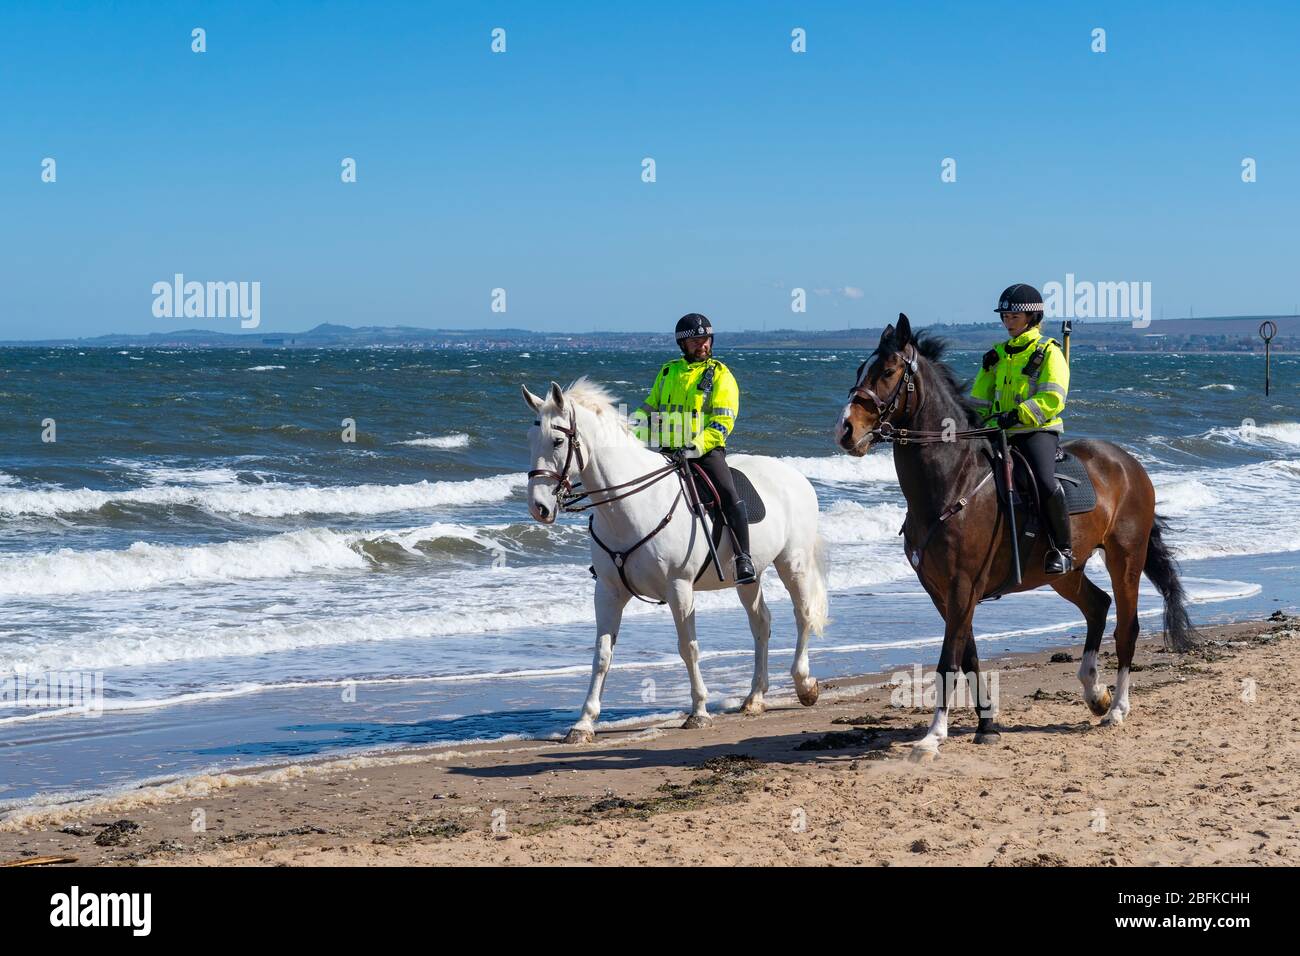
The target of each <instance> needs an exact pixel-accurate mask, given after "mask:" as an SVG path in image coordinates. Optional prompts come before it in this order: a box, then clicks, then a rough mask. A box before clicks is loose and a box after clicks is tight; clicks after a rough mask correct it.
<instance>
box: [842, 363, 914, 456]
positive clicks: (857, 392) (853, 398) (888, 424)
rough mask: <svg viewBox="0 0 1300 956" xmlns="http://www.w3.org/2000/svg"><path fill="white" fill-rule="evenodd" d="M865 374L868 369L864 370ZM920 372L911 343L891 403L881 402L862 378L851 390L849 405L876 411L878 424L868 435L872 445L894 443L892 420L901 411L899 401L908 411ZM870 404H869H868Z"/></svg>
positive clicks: (904, 410) (890, 398)
mask: <svg viewBox="0 0 1300 956" xmlns="http://www.w3.org/2000/svg"><path fill="white" fill-rule="evenodd" d="M863 371H864V372H865V371H866V369H863ZM918 371H920V363H918V361H917V357H916V346H915V345H913V344H912V343H911V342H909V343H908V344H907V350H906V351H904V352H903V374H902V376H901V377H900V378H899V380H898V384H897V385H895V386H894V391H893V392H892V393H891V394H890V396H889V401H887V402H886V401H881V398H880V396H879V395H877V394H876V393H875V392H874V391H873V390H872V389H869V388H867V386H865V385H863V384H862V380H861V378H859V380H858V384H856V385H854V386H853V387H852V388H851V389H849V403H850V404H852V403H854V402H857V403H858V404H859V405H861V406H862V407H863V408H865V409H867V410H868V411H875V413H876V424H875V425H874V426H872V429H871V431H870V432H868V434H869V435H870V436H871V443H872V444H873V445H874V444H875V443H876V442H881V441H892V440H893V439H894V434H895V431H896V429H895V428H894V424H893V422H892V421H891V420H890V419H891V417H892V416H893V415H894V413H895V412H897V411H898V410H899V408H898V403H899V399H902V403H903V408H902V411H903V412H906V411H907V406H908V405H909V404H910V403H911V401H912V395H913V394H914V393H915V392H916V382H915V381H914V380H913V379H914V378H915V377H916V374H917V372H918ZM868 403H869V404H868Z"/></svg>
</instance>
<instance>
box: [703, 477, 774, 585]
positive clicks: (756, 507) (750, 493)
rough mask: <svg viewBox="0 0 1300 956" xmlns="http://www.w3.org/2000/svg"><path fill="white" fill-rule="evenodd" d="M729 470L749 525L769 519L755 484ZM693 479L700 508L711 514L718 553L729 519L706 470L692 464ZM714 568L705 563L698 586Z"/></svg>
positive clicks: (715, 547)
mask: <svg viewBox="0 0 1300 956" xmlns="http://www.w3.org/2000/svg"><path fill="white" fill-rule="evenodd" d="M727 469H728V470H729V471H730V472H731V482H732V484H733V485H735V487H736V494H737V495H739V496H740V500H741V501H743V502H745V509H746V512H747V514H748V515H749V523H750V524H751V525H753V524H757V523H758V522H759V521H762V520H763V519H764V518H765V517H767V506H766V505H765V504H763V499H762V497H761V496H760V495H759V493H758V489H757V488H755V487H754V483H753V482H752V481H750V480H749V477H748V476H747V475H746V474H745V473H744V472H743V471H738V470H737V469H735V468H732V467H731V466H730V465H728V466H727ZM691 477H692V478H694V479H695V490H696V492H697V494H699V496H700V507H701V508H703V509H704V510H705V511H707V512H708V513H709V524H710V526H711V527H712V535H711V537H712V538H713V548H714V550H715V551H716V550H717V549H718V548H719V547H721V545H722V529H723V528H724V527H726V524H727V519H726V516H725V515H723V513H722V507H721V504H720V503H719V502H718V496H717V495H716V494H715V491H716V489H715V488H714V487H713V482H712V481H710V480H709V477H708V475H706V474H705V473H704V469H703V468H701V467H700V466H699V465H697V464H696V463H695V462H691ZM712 567H713V566H712V565H711V564H709V563H707V562H706V563H705V564H704V565H703V566H702V567H701V568H700V571H699V573H698V574H697V575H695V583H696V584H698V583H699V582H700V581H701V580H702V579H703V577H704V573H705V572H706V571H708V570H710V569H711V568H712Z"/></svg>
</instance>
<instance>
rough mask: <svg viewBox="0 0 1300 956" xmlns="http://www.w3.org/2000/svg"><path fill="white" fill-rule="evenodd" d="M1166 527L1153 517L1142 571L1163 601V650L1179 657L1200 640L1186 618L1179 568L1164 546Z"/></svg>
mask: <svg viewBox="0 0 1300 956" xmlns="http://www.w3.org/2000/svg"><path fill="white" fill-rule="evenodd" d="M1168 530H1169V525H1168V523H1167V522H1166V521H1165V519H1164V518H1162V517H1160V516H1159V515H1156V517H1155V521H1154V522H1153V523H1152V525H1151V536H1150V537H1149V538H1148V539H1147V562H1146V565H1145V567H1143V568H1142V570H1143V571H1145V572H1146V576H1147V577H1148V578H1149V579H1150V581H1151V583H1152V584H1154V585H1155V586H1156V590H1157V591H1159V592H1160V596H1161V597H1163V598H1164V599H1165V647H1167V648H1168V649H1170V650H1173V651H1177V652H1178V653H1180V654H1182V653H1185V652H1186V651H1190V650H1192V649H1193V648H1194V647H1196V646H1197V644H1199V643H1200V640H1201V636H1200V634H1198V633H1197V632H1196V628H1194V627H1192V621H1191V619H1190V618H1189V617H1188V616H1187V592H1186V591H1184V590H1183V582H1182V581H1181V580H1180V579H1179V577H1178V565H1177V563H1175V561H1174V556H1173V553H1172V552H1171V551H1170V549H1169V545H1168V544H1167V543H1166V542H1165V539H1164V536H1165V533H1166V532H1167V531H1168Z"/></svg>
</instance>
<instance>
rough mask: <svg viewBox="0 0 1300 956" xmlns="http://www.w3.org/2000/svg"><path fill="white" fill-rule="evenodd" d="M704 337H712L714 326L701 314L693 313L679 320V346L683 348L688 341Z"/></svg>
mask: <svg viewBox="0 0 1300 956" xmlns="http://www.w3.org/2000/svg"><path fill="white" fill-rule="evenodd" d="M702 335H707V336H710V337H712V335H713V326H712V325H711V324H710V323H709V320H708V319H707V318H705V317H704V316H702V315H700V313H698V312H692V313H691V314H690V315H683V316H682V317H681V318H680V319H678V320H677V334H676V338H677V344H678V346H682V343H683V342H685V341H686V340H687V339H694V338H698V337H700V336H702ZM683 347H684V346H683Z"/></svg>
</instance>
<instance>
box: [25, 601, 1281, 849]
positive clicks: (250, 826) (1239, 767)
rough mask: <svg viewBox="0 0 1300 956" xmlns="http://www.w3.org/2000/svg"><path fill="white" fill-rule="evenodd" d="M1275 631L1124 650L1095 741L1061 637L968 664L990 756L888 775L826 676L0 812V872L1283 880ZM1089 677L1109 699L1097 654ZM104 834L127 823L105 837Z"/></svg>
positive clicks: (872, 683) (861, 689) (916, 725)
mask: <svg viewBox="0 0 1300 956" xmlns="http://www.w3.org/2000/svg"><path fill="white" fill-rule="evenodd" d="M1275 618H1276V620H1272V621H1269V622H1261V623H1257V624H1247V625H1233V626H1231V627H1223V628H1215V629H1211V630H1208V631H1206V632H1205V634H1206V637H1207V638H1208V639H1209V643H1208V644H1207V646H1206V648H1205V651H1204V653H1197V654H1193V655H1187V656H1183V657H1179V656H1177V655H1174V654H1170V653H1166V652H1164V651H1162V650H1161V649H1160V645H1159V643H1158V639H1154V638H1152V639H1147V640H1144V641H1143V642H1142V643H1141V645H1140V647H1139V651H1138V656H1137V665H1138V668H1139V669H1137V670H1136V671H1135V673H1134V689H1133V694H1132V701H1133V710H1132V713H1131V714H1130V715H1129V719H1128V721H1127V722H1126V723H1125V724H1124V726H1123V727H1121V728H1117V729H1103V728H1100V727H1098V726H1097V723H1098V722H1097V719H1096V718H1094V717H1093V716H1092V715H1091V714H1090V713H1089V712H1088V710H1087V708H1086V707H1085V706H1084V704H1083V701H1082V699H1081V696H1080V693H1079V684H1078V681H1077V679H1076V678H1075V670H1076V668H1077V666H1078V664H1077V657H1078V654H1079V653H1080V648H1079V647H1078V646H1075V647H1072V648H1067V649H1064V650H1065V651H1066V652H1067V653H1068V654H1070V655H1071V656H1072V657H1074V658H1075V660H1073V661H1070V662H1052V661H1051V658H1052V654H1053V652H1051V651H1044V652H1041V653H1037V654H1029V655H1013V656H1008V657H1004V658H998V659H995V660H994V661H993V662H991V663H988V664H986V665H985V666H986V669H988V668H994V669H997V670H998V676H999V679H1000V693H1001V702H1002V715H1001V718H1000V722H1001V724H1002V730H1003V733H1002V740H1001V742H1000V743H999V744H996V745H992V746H977V745H976V744H975V743H974V742H973V730H974V715H973V713H972V712H971V711H970V710H969V709H964V710H961V711H958V712H957V713H956V714H955V716H954V719H953V722H952V728H951V733H952V736H951V737H950V739H949V740H948V741H947V743H946V744H945V745H944V748H943V751H942V753H941V755H940V757H939V758H938V760H936V761H934V762H931V763H924V764H920V763H913V762H912V761H910V760H909V759H908V754H909V752H910V744H911V742H912V741H914V740H916V739H918V738H919V737H920V736H922V735H923V734H924V732H925V728H926V726H927V725H928V723H929V717H930V713H929V711H928V710H924V709H914V708H910V707H907V708H903V707H898V706H894V705H893V704H891V702H890V697H891V693H893V691H894V689H893V688H891V687H889V686H881V682H882V681H884V680H887V679H888V675H876V676H875V677H865V678H857V679H853V680H843V679H841V680H836V681H829V682H824V684H823V687H824V690H825V692H824V693H823V696H822V700H821V702H819V703H818V704H817V706H816V707H813V708H811V709H805V708H802V707H800V706H799V705H798V704H796V703H793V702H792V703H789V704H787V705H783V706H779V707H776V708H773V709H771V710H769V711H768V713H766V714H764V715H763V716H761V717H742V716H740V715H738V714H730V715H724V716H721V717H718V718H716V719H715V721H714V723H713V725H712V726H711V727H708V728H705V729H702V730H695V731H683V730H679V729H676V728H666V729H651V730H641V731H631V732H628V731H622V732H618V733H613V732H610V733H603V734H601V735H600V737H599V738H598V740H597V742H596V743H595V744H592V745H588V746H582V747H573V746H567V745H563V744H557V743H548V742H530V741H522V742H516V743H510V744H496V745H483V746H477V747H473V748H465V749H463V750H446V749H443V750H421V751H408V752H404V753H400V754H385V755H383V756H382V757H377V758H362V759H351V760H335V761H322V762H317V763H314V764H307V765H294V766H289V767H284V768H278V769H275V770H270V771H260V772H255V773H242V774H228V775H222V776H219V777H207V778H199V779H191V780H189V781H184V782H178V783H177V784H175V785H173V786H171V787H169V788H165V789H163V790H153V791H145V792H140V793H136V794H128V795H126V796H125V797H121V798H117V799H115V800H114V801H112V802H109V803H103V804H100V805H97V806H92V807H87V808H82V809H81V810H78V811H75V812H74V811H69V810H66V809H65V810H62V811H60V812H57V813H53V814H46V815H44V816H41V815H37V816H32V817H29V818H27V819H26V820H25V821H23V822H21V825H19V821H13V820H11V821H10V822H9V823H7V824H6V825H5V827H3V828H0V861H6V860H16V859H21V858H22V857H24V856H33V855H40V856H48V855H55V854H67V855H70V856H75V857H77V858H78V860H79V862H80V863H90V864H118V865H122V864H125V865H133V864H134V865H141V864H163V865H166V864H201V865H219V866H229V865H256V864H263V865H273V864H308V865H310V864H315V865H338V864H366V865H392V864H399V865H400V864H625V865H626V864H679V865H680V864H689V865H695V864H713V865H737V864H744V865H755V864H868V865H874V864H883V865H900V864H901V865H933V864H939V865H952V864H961V865H973V866H985V865H1035V866H1037V865H1054V864H1075V865H1088V866H1094V865H1102V866H1128V865H1144V864H1240V865H1259V864H1282V865H1292V866H1294V865H1296V864H1297V863H1300V825H1298V823H1297V821H1300V769H1298V768H1300V761H1297V757H1298V756H1300V700H1298V698H1297V694H1296V690H1295V687H1294V686H1293V684H1292V683H1291V682H1292V679H1293V677H1292V675H1294V674H1296V673H1300V641H1297V640H1296V639H1295V638H1296V635H1297V634H1300V620H1298V619H1296V618H1282V617H1281V616H1280V615H1275ZM1105 649H1106V650H1107V651H1109V650H1110V649H1111V648H1110V645H1106V648H1105ZM1103 662H1104V664H1105V665H1106V668H1107V676H1108V678H1109V679H1110V681H1111V682H1112V683H1113V682H1114V658H1113V656H1111V655H1109V654H1106V655H1105V656H1104V658H1103ZM1252 691H1253V693H1252ZM828 735H832V736H828ZM196 820H198V821H200V822H201V823H202V827H198V826H197V825H196V823H195V821H196ZM117 821H129V824H132V825H134V827H133V826H132V825H119V826H116V827H110V826H106V824H115V823H116V822H117ZM67 825H71V829H72V830H73V831H74V832H62V830H61V829H60V828H62V827H64V826H67ZM196 829H197V830H198V831H199V832H196Z"/></svg>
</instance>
